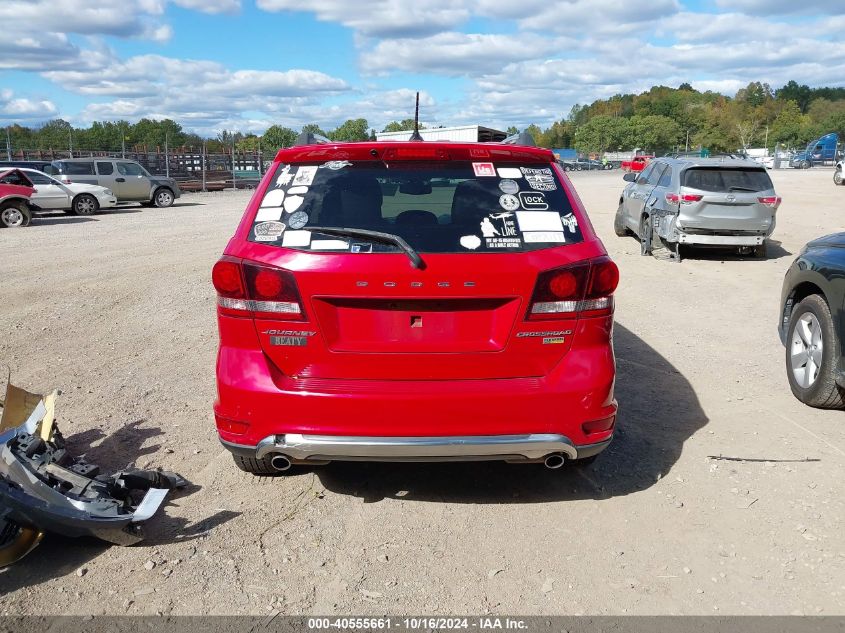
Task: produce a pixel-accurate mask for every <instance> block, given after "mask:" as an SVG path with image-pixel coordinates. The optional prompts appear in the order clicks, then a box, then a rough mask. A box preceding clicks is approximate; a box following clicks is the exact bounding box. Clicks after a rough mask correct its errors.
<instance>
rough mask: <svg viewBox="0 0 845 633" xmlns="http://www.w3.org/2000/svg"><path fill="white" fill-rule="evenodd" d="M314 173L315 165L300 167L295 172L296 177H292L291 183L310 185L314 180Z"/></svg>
mask: <svg viewBox="0 0 845 633" xmlns="http://www.w3.org/2000/svg"><path fill="white" fill-rule="evenodd" d="M316 174H317V168H316V167H315V166H306V167H300V168H299V171H298V172H296V177H294V179H293V185H294V186H296V185H305V186H306V187H307V186H310V185H311V183H312V182H314V176H315V175H316Z"/></svg>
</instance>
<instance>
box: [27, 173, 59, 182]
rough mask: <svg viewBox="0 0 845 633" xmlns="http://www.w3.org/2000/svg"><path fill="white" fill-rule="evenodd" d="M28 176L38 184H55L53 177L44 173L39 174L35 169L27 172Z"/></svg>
mask: <svg viewBox="0 0 845 633" xmlns="http://www.w3.org/2000/svg"><path fill="white" fill-rule="evenodd" d="M26 177H27V178H29V179H30V180H31V181H32V182H33V183H35V184H36V185H54V184H56V183H55V182H53V180H52V179H50V178H47V176H45V175H44V174H39V173H36V172H34V171H30V172H27V174H26Z"/></svg>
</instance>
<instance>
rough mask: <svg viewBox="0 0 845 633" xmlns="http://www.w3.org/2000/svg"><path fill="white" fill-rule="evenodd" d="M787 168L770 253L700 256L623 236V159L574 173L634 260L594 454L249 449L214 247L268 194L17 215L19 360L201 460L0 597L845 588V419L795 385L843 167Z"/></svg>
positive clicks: (450, 609) (772, 595)
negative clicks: (612, 389)
mask: <svg viewBox="0 0 845 633" xmlns="http://www.w3.org/2000/svg"><path fill="white" fill-rule="evenodd" d="M772 176H773V179H774V181H775V184H776V187H777V189H778V192H779V193H780V194H781V195H782V196H783V198H784V200H785V202H784V204H783V205H782V207H781V209H780V211H779V214H778V217H779V220H778V228H777V230H776V232H775V235H774V237H775V239H776V240H778V241H779V242H775V243H774V244H773V247H772V249H771V256H770V258H769V259H768V260H767V261H752V260H743V259H739V258H728V259H722V258H720V257H718V256H712V255H711V256H708V257H697V258H696V257H692V258H689V259H687V260H685V261H684V262H683V263H682V264H680V265H676V264H672V263H668V262H659V261H656V260H654V259H652V258H644V257H641V256H640V255H639V247H638V244H637V242H636V240H635V239H633V238H617V237H615V236H614V235H613V232H612V219H613V213H614V211H615V209H616V205H617V200H618V196H619V193H620V191H621V189H622V186H623V184H624V183H623V182H622V179H621V175H620V173H619V172H618V171H616V172H593V173H577V174H574V175H573V177H572V179H573V181H574V183H575V184H576V187H577V189H578V191H579V193H580V195H581V197H582V198H583V200H584V201H585V204H586V206H587V208H588V210H589V212H590V215H591V217H592V220H593V222H594V224H595V226H596V228H597V230H598V232H599V234H600V235H601V236H602V238H603V239H604V240H605V244H606V245H607V248H608V250H609V251H610V253H611V255H612V256H613V257H614V259H615V260H616V261H617V262H618V264H619V267H620V269H621V274H622V282H621V286H620V289H619V291H618V293H617V305H618V308H617V324H618V325H617V329H616V350H617V354H618V366H619V380H618V391H617V397H618V400H619V403H620V417H619V431H618V435H617V438H616V440H615V441H614V443H613V445H612V447H611V448H610V449H609V450H608V451H607V452H606V453H605V454H604V455H603V456H602V457H601V458H600V459H599V460H598V461H597V462H596V463H595V464H594V465H593V466H591V467H589V468H586V469H584V470H583V471H582V472H579V471H575V470H567V469H564V470H562V471H547V470H545V469H543V468H542V467H536V466H524V465H523V466H520V465H506V464H496V463H484V464H445V465H443V464H439V465H438V464H424V465H419V464H418V465H407V464H406V465H402V464H398V465H397V464H355V463H352V464H335V465H332V466H329V467H325V468H317V469H314V470H313V471H312V472H310V473H306V474H301V475H297V476H295V477H288V478H286V477H276V478H255V477H252V476H250V475H247V474H245V473H241V472H240V471H238V470H237V469H236V468H235V467H234V465H233V463H232V460H231V458H230V457H229V455H228V453H226V452H225V451H224V450H223V449H222V448H221V447H220V445H219V443H218V442H217V439H216V434H215V431H214V425H213V418H212V415H211V403H212V401H213V399H214V356H215V346H216V338H217V337H216V326H215V318H214V291H213V288H212V287H211V284H210V283H209V276H210V272H209V271H210V269H211V266H212V264H213V263H214V261H215V259H216V258H217V257H218V255H219V254H220V252H221V251H222V249H223V247H224V245H225V243H226V240H227V239H228V237H229V236H230V235H231V234H232V232H233V230H234V227H235V225H236V223H237V221H238V220H239V218H240V215H241V212H242V210H243V208H244V205H245V204H246V202H247V200H248V196H249V194H248V193H246V192H222V193H216V194H195V195H186V196H185V197H183V198H182V199H181V200H180V201H179V202H180V203H179V204H178V205H177V206H175V207H173V208H171V209H144V210H141V209H140V208H124V209H121V210H118V211H116V212H112V213H107V214H103V215H99V216H96V217H94V218H76V217H69V216H64V215H59V216H53V217H47V218H41V219H40V220H38V221H36V222H35V223H34V224H33V226H31V227H29V228H27V229H18V230H2V231H0V279H2V282H0V363H3V362H5V363H7V364H8V365H10V367H11V369H12V374H13V379H14V381H15V382H16V383H17V384H19V385H21V386H24V387H26V388H29V389H31V390H36V391H39V390H40V391H47V390H49V389H51V388H54V387H58V388H61V389H62V390H63V391H64V393H63V395H62V396H61V398H60V399H59V405H58V406H59V423H60V425H61V428H62V430H63V432H64V433H65V435H66V436H69V440H70V444H71V447H72V449H73V450H74V451H75V452H76V453H77V454H82V453H84V454H85V455H86V456H87V457H88V459H89V461H91V462H94V463H100V464H101V465H102V466H103V467H104V468H105V469H108V470H114V469H118V468H122V467H125V466H127V465H128V464H131V463H134V464H136V465H138V466H142V467H143V466H162V467H165V468H167V469H173V470H177V471H179V472H180V473H182V474H183V475H184V476H185V477H186V478H188V479H189V480H190V481H191V482H192V484H193V485H192V487H191V489H189V490H187V491H186V492H185V493H184V494H182V495H180V496H177V497H175V498H173V499H172V501H171V502H170V503H169V504H168V505H167V507H166V508H165V509H164V510H163V511H162V512H161V513H160V514H158V515H157V516H156V517H155V518H154V519H153V520H152V521H150V523H149V524H148V526H147V534H148V539H147V540H146V541H144V542H143V543H141V544H140V545H138V546H135V547H129V548H120V547H109V546H106V545H104V544H101V543H99V542H95V541H74V540H68V539H62V538H59V537H54V536H49V537H48V538H46V539H45V541H44V542H43V543H42V545H41V546H40V547H39V548H38V549H37V550H36V551H35V552H33V553H32V554H31V555H30V556H29V557H28V558H27V559H26V560H25V561H24V562H22V563H20V564H18V565H17V566H13V567H11V568H8V569H5V570H3V571H0V595H2V600H0V613H3V614H35V613H43V614H62V613H67V614H123V613H129V614H155V613H165V614H246V613H249V614H266V613H271V612H273V611H278V612H281V613H391V614H402V613H441V614H445V613H487V612H493V613H505V614H506V613H519V614H526V615H528V614H623V613H629V614H714V613H718V614H800V613H805V614H816V613H822V614H845V537H843V535H845V529H843V528H844V527H845V526H843V517H845V508H844V507H843V503H845V502H844V501H843V496H842V482H843V481H845V468H843V457H845V452H844V451H845V420H843V414H842V412H834V411H816V410H813V409H809V408H806V407H804V406H802V405H801V404H800V403H799V402H798V401H797V400H795V399H794V398H793V396H792V394H791V393H790V391H789V387H788V384H787V381H786V376H785V373H784V360H783V357H784V351H783V348H782V347H781V345H780V342H779V340H778V338H777V333H776V330H775V326H776V323H777V310H778V300H779V297H780V288H781V281H782V279H783V274H784V272H785V270H786V268H787V267H788V266H789V264H790V262H791V261H792V259H793V256H794V255H795V254H797V253H798V251H799V250H800V248H801V246H802V245H803V244H804V243H805V242H806V241H808V240H809V239H811V238H813V237H816V236H819V235H822V234H826V233H831V232H834V231H842V230H845V221H843V217H842V213H843V208H845V205H843V198H845V188H836V187H834V185H833V184H832V182H831V178H830V176H831V174H830V171H823V170H810V171H807V172H798V171H778V172H774V173H773V174H772ZM736 458H742V459H739V460H737V459H736Z"/></svg>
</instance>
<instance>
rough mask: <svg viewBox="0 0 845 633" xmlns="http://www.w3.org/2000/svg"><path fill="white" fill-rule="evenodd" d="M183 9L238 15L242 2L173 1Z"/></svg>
mask: <svg viewBox="0 0 845 633" xmlns="http://www.w3.org/2000/svg"><path fill="white" fill-rule="evenodd" d="M172 2H173V4H175V5H178V6H180V7H182V8H183V9H194V10H195V11H202V12H203V13H237V12H238V11H240V10H241V0H172Z"/></svg>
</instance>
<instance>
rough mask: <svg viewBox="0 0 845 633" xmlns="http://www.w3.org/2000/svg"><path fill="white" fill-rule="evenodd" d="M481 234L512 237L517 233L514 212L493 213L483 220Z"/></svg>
mask: <svg viewBox="0 0 845 633" xmlns="http://www.w3.org/2000/svg"><path fill="white" fill-rule="evenodd" d="M481 234H482V235H483V236H484V237H512V236H515V235H516V223H515V222H514V217H513V213H510V212H509V211H506V212H505V213H491V214H490V215H488V216H487V217H486V218H484V219H483V220H481Z"/></svg>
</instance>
